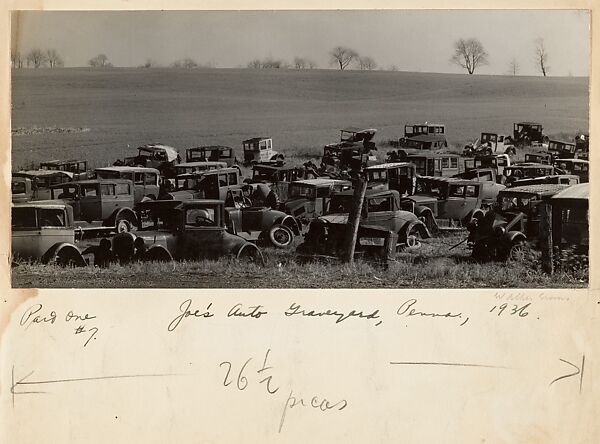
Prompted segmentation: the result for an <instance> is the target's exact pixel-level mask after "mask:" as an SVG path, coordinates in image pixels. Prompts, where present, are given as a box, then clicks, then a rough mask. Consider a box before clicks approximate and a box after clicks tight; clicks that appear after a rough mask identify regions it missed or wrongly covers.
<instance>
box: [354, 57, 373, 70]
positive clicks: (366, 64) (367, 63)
mask: <svg viewBox="0 0 600 444" xmlns="http://www.w3.org/2000/svg"><path fill="white" fill-rule="evenodd" d="M358 65H359V66H360V69H362V70H366V71H372V70H374V69H375V68H377V63H376V62H375V60H373V59H372V58H371V57H359V58H358Z"/></svg>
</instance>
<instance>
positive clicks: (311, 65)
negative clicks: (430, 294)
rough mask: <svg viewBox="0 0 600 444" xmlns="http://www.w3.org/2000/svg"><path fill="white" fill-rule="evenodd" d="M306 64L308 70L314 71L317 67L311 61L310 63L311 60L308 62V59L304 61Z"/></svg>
mask: <svg viewBox="0 0 600 444" xmlns="http://www.w3.org/2000/svg"><path fill="white" fill-rule="evenodd" d="M306 63H307V64H308V69H315V68H317V67H318V66H317V64H316V62H313V61H312V60H310V59H307V60H306Z"/></svg>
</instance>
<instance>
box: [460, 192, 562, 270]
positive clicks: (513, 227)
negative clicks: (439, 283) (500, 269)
mask: <svg viewBox="0 0 600 444" xmlns="http://www.w3.org/2000/svg"><path fill="white" fill-rule="evenodd" d="M567 187H568V185H557V184H543V185H527V186H521V187H515V188H507V189H505V190H502V191H500V193H499V194H498V198H497V202H496V204H495V205H494V206H493V207H492V208H491V209H489V210H488V211H487V212H485V213H481V214H480V215H478V217H476V218H473V220H472V221H471V222H470V223H469V224H468V225H467V229H468V231H469V237H468V242H469V245H470V246H471V247H472V248H473V253H472V255H473V257H474V258H475V259H477V260H489V259H500V260H506V259H513V260H520V259H522V258H523V255H524V253H525V251H526V248H527V245H526V243H530V244H531V243H534V242H535V241H538V240H539V236H540V209H539V205H540V204H541V203H542V202H543V199H544V198H548V197H550V196H552V195H554V194H556V193H558V192H559V191H561V190H564V189H566V188H567Z"/></svg>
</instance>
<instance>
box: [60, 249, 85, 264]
mask: <svg viewBox="0 0 600 444" xmlns="http://www.w3.org/2000/svg"><path fill="white" fill-rule="evenodd" d="M55 262H56V265H59V266H61V267H70V268H73V267H81V266H82V265H83V264H82V263H81V258H80V257H79V256H78V255H77V253H76V252H75V251H73V250H71V249H70V248H68V249H63V250H60V251H59V252H58V254H57V255H56V259H55Z"/></svg>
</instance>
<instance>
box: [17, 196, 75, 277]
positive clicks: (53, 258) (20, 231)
mask: <svg viewBox="0 0 600 444" xmlns="http://www.w3.org/2000/svg"><path fill="white" fill-rule="evenodd" d="M11 228H12V230H11V231H12V233H11V234H12V241H11V254H12V256H13V258H22V259H29V260H31V259H32V260H39V261H41V262H42V263H44V264H47V263H56V264H58V265H61V266H85V265H87V263H86V261H85V260H84V258H83V256H82V255H81V251H79V248H77V246H76V245H75V229H74V226H73V209H72V208H71V207H70V206H69V205H66V204H64V203H57V202H28V203H19V204H13V206H12V214H11Z"/></svg>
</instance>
